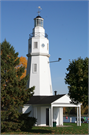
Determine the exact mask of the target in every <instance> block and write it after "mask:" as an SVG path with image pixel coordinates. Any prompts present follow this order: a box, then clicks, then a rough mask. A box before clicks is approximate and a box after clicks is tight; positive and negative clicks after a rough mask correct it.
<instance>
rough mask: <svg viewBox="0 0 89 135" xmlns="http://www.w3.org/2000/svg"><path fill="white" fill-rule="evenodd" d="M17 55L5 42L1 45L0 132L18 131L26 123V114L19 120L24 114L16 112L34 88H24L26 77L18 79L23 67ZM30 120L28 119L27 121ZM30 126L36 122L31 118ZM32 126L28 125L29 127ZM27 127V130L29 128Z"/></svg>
mask: <svg viewBox="0 0 89 135" xmlns="http://www.w3.org/2000/svg"><path fill="white" fill-rule="evenodd" d="M19 62H20V61H19V58H18V53H15V50H14V48H13V46H11V45H10V44H9V43H8V42H7V41H6V40H5V41H4V42H3V43H2V44H1V130H2V131H7V130H9V131H10V130H20V129H22V127H23V126H24V123H26V118H28V114H27V115H26V114H25V116H26V117H25V118H24V119H21V118H22V117H23V115H24V114H22V113H20V112H19V111H18V110H19V109H20V107H23V105H24V104H26V103H27V101H28V100H29V99H30V97H31V96H32V95H33V93H34V92H33V90H34V87H32V88H28V89H27V88H26V84H27V80H28V76H25V77H24V78H22V79H21V78H20V77H21V76H22V74H23V73H24V70H25V67H23V66H21V67H20V68H17V66H18V65H19ZM30 120H32V118H31V119H30V118H29V119H28V123H29V121H30ZM33 121H34V122H32V124H33V125H34V123H35V122H36V119H35V118H33ZM30 123H31V121H30ZM31 126H32V125H31V124H30V127H31ZM30 127H29V128H30Z"/></svg>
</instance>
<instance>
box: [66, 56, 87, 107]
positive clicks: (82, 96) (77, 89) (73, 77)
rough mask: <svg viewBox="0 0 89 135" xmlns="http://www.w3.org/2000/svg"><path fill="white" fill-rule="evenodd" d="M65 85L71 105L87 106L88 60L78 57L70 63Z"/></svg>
mask: <svg viewBox="0 0 89 135" xmlns="http://www.w3.org/2000/svg"><path fill="white" fill-rule="evenodd" d="M67 72H68V73H66V77H65V83H66V84H68V85H69V86H68V89H69V92H68V95H69V96H70V98H71V100H72V102H73V103H76V104H77V103H79V102H81V103H83V105H84V106H87V105H88V58H87V57H86V58H85V59H84V60H83V59H82V58H81V57H80V58H78V59H77V60H72V62H71V61H70V63H69V66H68V68H67Z"/></svg>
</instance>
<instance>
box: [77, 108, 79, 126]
mask: <svg viewBox="0 0 89 135" xmlns="http://www.w3.org/2000/svg"><path fill="white" fill-rule="evenodd" d="M77 126H79V108H78V107H77Z"/></svg>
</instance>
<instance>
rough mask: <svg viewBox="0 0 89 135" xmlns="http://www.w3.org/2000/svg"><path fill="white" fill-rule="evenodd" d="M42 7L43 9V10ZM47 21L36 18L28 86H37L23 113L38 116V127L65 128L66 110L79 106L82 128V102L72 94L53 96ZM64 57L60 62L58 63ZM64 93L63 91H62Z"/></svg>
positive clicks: (29, 40) (78, 114)
mask: <svg viewBox="0 0 89 135" xmlns="http://www.w3.org/2000/svg"><path fill="white" fill-rule="evenodd" d="M39 8H40V7H39ZM43 23H44V19H43V18H42V17H41V16H40V15H39V12H38V16H37V17H36V18H34V28H33V31H32V34H30V35H29V39H28V54H27V57H28V64H27V75H28V74H29V80H28V83H27V87H28V88H31V87H33V86H35V90H34V95H33V96H32V97H31V98H30V99H29V101H28V102H27V103H26V104H24V106H23V108H22V113H28V112H30V115H29V116H30V117H35V118H36V119H37V122H36V123H35V126H50V127H53V126H55V125H54V123H56V125H57V126H59V125H61V126H62V125H63V107H77V125H80V126H81V103H79V104H77V105H75V104H73V103H71V99H70V97H69V95H68V94H58V95H57V94H56V92H55V95H53V90H52V83H51V74H50V65H49V63H50V62H49V57H50V55H49V40H48V35H47V34H46V33H45V29H44V27H43ZM59 60H60V58H59V59H58V61H59ZM60 90H61V89H60Z"/></svg>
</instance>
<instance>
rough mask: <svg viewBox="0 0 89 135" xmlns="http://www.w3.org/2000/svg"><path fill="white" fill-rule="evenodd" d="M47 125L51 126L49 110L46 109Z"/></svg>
mask: <svg viewBox="0 0 89 135" xmlns="http://www.w3.org/2000/svg"><path fill="white" fill-rule="evenodd" d="M46 125H49V108H46Z"/></svg>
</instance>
